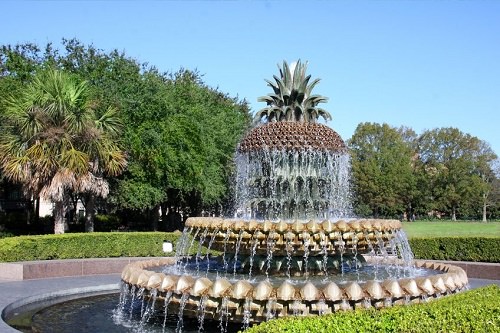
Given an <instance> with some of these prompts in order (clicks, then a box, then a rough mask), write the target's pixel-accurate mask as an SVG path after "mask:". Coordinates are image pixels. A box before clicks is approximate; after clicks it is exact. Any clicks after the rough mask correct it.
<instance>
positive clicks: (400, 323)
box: [245, 285, 500, 333]
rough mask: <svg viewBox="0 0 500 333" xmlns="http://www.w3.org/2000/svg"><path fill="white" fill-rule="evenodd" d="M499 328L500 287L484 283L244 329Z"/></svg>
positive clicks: (270, 332) (408, 332) (262, 332)
mask: <svg viewBox="0 0 500 333" xmlns="http://www.w3.org/2000/svg"><path fill="white" fill-rule="evenodd" d="M278 332H279V333H284V332H287V333H293V332H297V333H298V332H308V333H315V332H318V333H320V332H321V333H323V332H329V333H335V332H339V333H340V332H349V333H350V332H384V333H385V332H394V333H396V332H401V333H402V332H405V333H424V332H429V333H431V332H500V288H499V287H498V286H496V285H492V286H487V287H483V288H479V289H475V290H471V291H467V292H464V293H460V294H456V295H451V296H446V297H443V298H441V299H439V300H435V301H432V302H429V303H422V304H414V305H409V306H396V307H392V308H386V309H382V310H357V311H347V312H338V313H335V314H331V315H325V316H316V317H305V318H299V317H289V318H283V319H277V320H271V321H268V322H265V323H262V324H259V325H256V326H253V327H251V328H250V329H248V330H246V331H245V333H278Z"/></svg>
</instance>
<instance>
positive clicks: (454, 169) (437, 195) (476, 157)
mask: <svg viewBox="0 0 500 333" xmlns="http://www.w3.org/2000/svg"><path fill="white" fill-rule="evenodd" d="M418 147H419V154H420V155H419V162H420V163H421V164H422V166H421V167H422V170H424V171H425V173H426V175H427V185H426V186H427V193H429V195H430V197H429V198H428V201H429V202H432V203H433V205H434V206H433V207H429V208H433V209H435V210H438V211H441V212H447V213H449V215H450V217H451V219H452V220H456V218H457V214H458V213H459V210H462V211H463V212H465V211H467V210H468V209H470V206H471V203H473V202H483V204H482V205H483V210H484V209H485V208H484V205H485V204H484V202H485V200H486V198H487V197H488V196H489V193H491V189H492V184H493V178H492V177H491V175H492V173H491V167H490V163H491V162H492V161H493V160H494V159H495V158H496V155H495V154H494V153H493V152H492V150H491V148H490V147H489V145H487V144H486V143H485V142H484V141H481V140H479V139H478V138H477V137H474V136H471V135H470V134H465V133H462V132H461V131H460V130H458V129H457V128H439V129H434V130H428V131H425V132H424V133H422V135H421V136H420V137H419V139H418ZM484 214H485V212H484Z"/></svg>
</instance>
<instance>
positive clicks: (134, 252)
mask: <svg viewBox="0 0 500 333" xmlns="http://www.w3.org/2000/svg"><path fill="white" fill-rule="evenodd" d="M179 237H180V233H179V232H174V233H166V232H102V233H101V232H95V233H81V234H64V235H39V236H19V237H8V238H0V261H4V262H11V261H26V260H46V259H72V258H103V257H148V256H164V255H165V254H164V253H163V252H162V242H163V241H164V240H168V241H170V242H172V243H174V244H176V243H177V239H178V238H179ZM409 242H410V246H411V248H412V250H413V253H414V254H415V257H416V258H418V259H433V260H453V261H476V262H479V261H481V262H500V238H430V239H423V238H412V239H410V240H409Z"/></svg>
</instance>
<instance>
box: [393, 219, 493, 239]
mask: <svg viewBox="0 0 500 333" xmlns="http://www.w3.org/2000/svg"><path fill="white" fill-rule="evenodd" d="M403 230H404V231H405V232H406V234H407V236H408V238H434V237H500V222H487V223H485V222H451V221H447V222H441V221H426V222H419V221H416V222H404V223H403Z"/></svg>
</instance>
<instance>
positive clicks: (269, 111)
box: [238, 60, 346, 152]
mask: <svg viewBox="0 0 500 333" xmlns="http://www.w3.org/2000/svg"><path fill="white" fill-rule="evenodd" d="M278 68H279V72H280V77H278V76H276V75H274V76H273V78H274V81H275V82H272V81H270V80H266V82H267V84H268V86H270V87H271V88H272V89H273V91H274V93H272V94H269V95H267V96H263V97H260V98H259V99H258V101H259V102H266V103H267V106H266V107H265V108H263V109H262V110H260V111H259V112H257V114H256V115H255V118H254V124H255V125H256V126H255V127H254V128H253V129H252V130H251V131H250V132H249V133H248V134H247V135H246V136H245V138H243V140H242V141H241V142H240V145H239V147H238V151H239V152H250V151H259V150H263V149H264V150H269V149H270V150H284V151H304V150H311V149H312V150H320V151H330V152H343V151H345V150H346V146H345V143H344V141H343V140H342V138H341V137H340V136H339V135H338V134H337V132H335V131H334V130H332V129H331V128H329V127H328V126H325V125H323V124H320V123H318V122H317V120H318V118H319V117H323V118H324V119H325V121H328V120H331V119H332V117H331V116H330V114H329V113H328V112H327V111H326V110H324V109H322V108H319V107H318V104H320V103H325V102H326V101H327V100H328V99H327V98H326V97H323V96H320V95H313V94H312V93H311V92H312V90H313V88H314V87H315V86H316V85H317V84H318V83H319V81H320V79H315V80H313V81H312V82H309V81H310V80H311V75H307V76H306V69H307V62H306V63H302V62H301V61H300V60H298V61H297V62H296V63H292V65H291V66H289V65H288V64H287V62H286V61H283V67H282V68H280V67H279V65H278Z"/></svg>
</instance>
